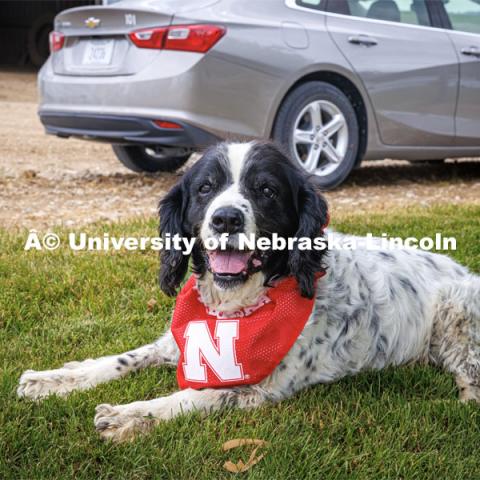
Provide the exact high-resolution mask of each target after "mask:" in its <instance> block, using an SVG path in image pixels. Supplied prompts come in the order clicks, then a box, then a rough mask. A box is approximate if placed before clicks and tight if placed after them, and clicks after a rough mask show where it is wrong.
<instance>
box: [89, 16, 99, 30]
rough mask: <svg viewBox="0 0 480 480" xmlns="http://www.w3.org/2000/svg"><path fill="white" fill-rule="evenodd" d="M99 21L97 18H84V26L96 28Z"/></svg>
mask: <svg viewBox="0 0 480 480" xmlns="http://www.w3.org/2000/svg"><path fill="white" fill-rule="evenodd" d="M100 23H101V20H100V19H99V18H95V17H90V18H87V19H86V20H85V26H86V27H88V28H97V27H98V26H99V25H100Z"/></svg>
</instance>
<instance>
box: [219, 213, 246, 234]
mask: <svg viewBox="0 0 480 480" xmlns="http://www.w3.org/2000/svg"><path fill="white" fill-rule="evenodd" d="M211 223H212V228H213V230H215V232H217V233H239V232H241V231H242V230H243V226H244V223H245V220H244V217H243V213H242V212H241V211H240V210H238V208H233V207H221V208H218V209H217V210H215V212H214V213H213V215H212V222H211Z"/></svg>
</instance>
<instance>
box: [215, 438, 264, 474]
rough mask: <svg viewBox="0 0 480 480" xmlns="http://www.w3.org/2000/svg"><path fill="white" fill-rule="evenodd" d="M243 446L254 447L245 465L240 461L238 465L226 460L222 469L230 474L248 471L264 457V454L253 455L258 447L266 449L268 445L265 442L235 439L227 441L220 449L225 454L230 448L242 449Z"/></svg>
mask: <svg viewBox="0 0 480 480" xmlns="http://www.w3.org/2000/svg"><path fill="white" fill-rule="evenodd" d="M245 445H256V447H255V448H254V449H253V452H252V453H251V454H250V457H249V459H248V461H247V463H244V462H243V461H242V460H240V461H239V462H238V463H233V462H232V461H231V460H227V461H226V462H225V463H224V464H223V468H225V470H227V471H229V472H231V473H242V472H246V471H247V470H248V469H250V468H252V467H253V466H254V465H256V464H257V463H258V462H259V461H260V460H261V459H262V458H263V457H264V456H265V454H263V453H262V454H261V455H259V456H258V457H256V456H255V455H256V454H257V450H258V449H259V448H260V447H267V446H269V445H270V444H269V443H268V442H266V441H265V440H259V439H256V438H236V439H234V440H229V441H228V442H225V443H224V444H223V445H222V448H223V451H224V452H226V451H228V450H231V449H232V448H238V447H243V446H245Z"/></svg>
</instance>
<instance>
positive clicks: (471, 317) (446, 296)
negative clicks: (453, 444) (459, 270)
mask: <svg viewBox="0 0 480 480" xmlns="http://www.w3.org/2000/svg"><path fill="white" fill-rule="evenodd" d="M430 352H431V356H432V359H433V361H434V363H436V364H438V365H441V366H442V367H444V368H445V369H446V370H448V371H449V372H452V373H453V374H454V375H455V380H456V383H457V386H458V388H459V398H460V400H461V401H463V402H467V401H470V400H475V401H476V402H478V403H480V279H479V278H478V277H475V276H473V275H472V276H470V277H468V278H467V279H465V280H462V281H455V282H452V284H450V285H448V286H447V287H445V288H443V289H442V291H441V292H440V295H439V300H438V302H437V304H436V308H435V314H434V328H433V335H432V341H431V349H430Z"/></svg>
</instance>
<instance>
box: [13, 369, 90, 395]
mask: <svg viewBox="0 0 480 480" xmlns="http://www.w3.org/2000/svg"><path fill="white" fill-rule="evenodd" d="M83 377H84V375H81V374H74V372H73V371H68V370H64V369H61V368H59V369H58V370H45V371H42V372H36V371H34V370H26V371H25V372H24V373H23V375H22V376H21V377H20V380H19V382H18V383H19V384H18V388H17V395H18V396H19V397H25V398H30V399H32V400H38V399H40V398H45V397H48V396H49V395H51V394H55V395H59V396H65V395H68V394H69V393H70V392H71V391H72V390H75V389H78V388H81V387H82V384H83V383H84V378H83Z"/></svg>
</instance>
